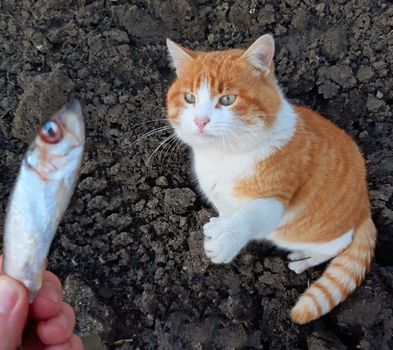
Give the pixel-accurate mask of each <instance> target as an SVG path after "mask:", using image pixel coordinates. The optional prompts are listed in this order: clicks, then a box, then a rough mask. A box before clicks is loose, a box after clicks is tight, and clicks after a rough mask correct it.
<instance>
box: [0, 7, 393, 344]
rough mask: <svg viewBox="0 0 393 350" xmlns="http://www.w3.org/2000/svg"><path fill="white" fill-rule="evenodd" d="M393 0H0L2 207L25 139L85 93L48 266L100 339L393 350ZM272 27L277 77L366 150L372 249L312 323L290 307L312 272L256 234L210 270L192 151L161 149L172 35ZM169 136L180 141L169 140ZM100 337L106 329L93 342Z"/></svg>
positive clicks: (214, 43)
mask: <svg viewBox="0 0 393 350" xmlns="http://www.w3.org/2000/svg"><path fill="white" fill-rule="evenodd" d="M392 29H393V6H392V4H391V3H390V2H389V1H388V0H385V1H384V0H375V1H374V0H355V1H344V0H337V1H328V0H324V1H322V2H320V1H319V2H318V4H316V2H314V1H311V0H304V1H297V0H285V1H273V0H253V1H241V0H234V1H232V0H230V1H226V0H214V1H206V0H167V1H159V0H145V1H138V0H135V1H130V3H127V2H126V1H124V0H107V1H104V0H102V1H94V0H79V1H76V0H38V1H28V0H20V1H13V0H4V1H2V2H0V58H1V59H0V133H1V136H0V180H1V183H0V204H1V210H0V212H1V218H0V222H1V223H2V222H3V220H4V211H5V206H6V203H7V198H8V195H9V192H10V189H11V187H12V184H13V182H14V180H15V175H16V172H17V170H18V167H19V162H20V160H21V157H22V154H23V152H24V151H25V150H26V146H27V143H28V142H30V141H31V139H32V137H33V135H34V133H35V132H36V131H37V128H38V125H39V123H40V121H42V120H43V118H45V117H47V116H48V115H49V114H50V113H51V112H53V111H54V110H56V109H58V108H59V106H60V105H61V104H62V103H63V102H64V101H66V100H67V98H68V97H69V96H71V95H73V96H76V97H78V98H79V99H80V100H81V102H82V103H83V106H84V113H85V118H86V126H87V144H86V154H85V161H84V164H83V169H82V174H81V178H80V182H79V185H78V187H77V190H76V193H75V196H74V197H73V200H72V203H71V205H70V207H69V209H68V210H67V213H66V216H65V218H64V220H63V223H62V225H61V227H60V228H59V231H58V235H57V236H56V239H55V242H54V244H53V247H52V250H51V254H50V257H49V263H50V264H49V266H50V269H52V270H53V271H54V272H55V273H57V274H58V275H59V276H60V277H61V279H62V280H63V281H65V280H66V279H67V280H66V281H65V289H66V298H67V300H69V301H70V302H71V303H72V304H73V305H74V306H75V308H76V309H77V313H78V326H77V330H78V331H79V332H80V334H82V335H84V336H85V338H84V339H85V341H86V344H87V345H86V347H87V348H95V349H105V348H110V349H117V348H121V349H313V350H317V349H318V350H320V349H355V348H357V349H393V340H392V336H393V334H392V333H393V297H392V291H393V282H392V281H393V253H392V252H393V237H392V234H393V232H392V227H393V226H392V225H393V153H392V149H393V138H392V132H393V119H392V107H391V106H392V101H393V78H392V77H393V71H392V57H393V32H392ZM266 32H270V33H273V34H274V35H275V37H276V42H277V55H276V58H275V62H276V68H277V74H278V78H279V81H280V82H281V85H282V87H283V89H284V91H285V92H286V94H287V96H288V97H289V98H290V99H291V101H293V102H295V103H300V104H304V105H307V106H310V107H311V108H313V109H316V110H318V111H320V112H321V113H322V114H323V115H325V116H326V117H327V118H329V119H331V120H333V121H334V122H335V123H336V124H338V125H339V126H340V127H342V128H344V129H345V130H346V131H347V132H348V133H350V134H351V135H352V136H353V137H354V138H355V140H356V141H357V142H358V144H359V145H360V147H361V149H362V150H363V152H364V154H365V157H366V158H367V163H368V169H369V178H368V181H369V188H370V196H371V199H372V205H373V217H374V219H375V222H376V224H377V226H378V229H379V239H378V246H377V253H376V258H375V260H374V263H373V266H372V271H371V273H370V274H369V275H368V276H367V278H366V280H365V282H364V283H363V285H362V286H361V287H360V288H359V289H358V290H357V291H356V292H355V293H354V294H353V295H352V296H351V297H350V298H349V299H348V300H347V301H346V302H345V303H343V304H342V305H341V306H339V307H337V308H336V309H335V310H334V311H333V312H332V313H330V314H329V315H327V316H325V317H323V318H322V319H320V320H318V321H316V322H313V323H311V324H309V325H306V326H297V325H295V324H293V323H292V322H291V321H290V319H289V316H288V312H289V310H290V308H291V306H292V305H293V304H294V303H295V301H296V298H297V297H298V296H299V294H300V293H301V292H302V291H303V290H304V289H305V288H306V286H307V283H308V282H309V281H311V280H314V279H315V278H316V277H317V276H318V275H319V274H320V272H321V268H318V269H315V270H313V271H309V272H307V273H304V274H302V275H300V276H297V275H295V274H294V273H292V272H291V271H289V270H288V269H287V267H286V264H285V260H286V259H285V256H284V255H283V254H282V253H281V252H278V251H276V250H275V249H273V248H271V247H268V246H264V245H257V244H254V245H251V246H249V247H247V249H245V251H244V252H243V253H242V254H241V255H240V256H239V257H238V258H237V259H236V260H235V261H234V262H233V263H231V264H229V265H226V266H215V265H213V264H211V263H210V262H209V261H208V259H207V258H206V256H205V255H204V253H203V250H202V231H201V227H202V225H203V224H204V223H205V222H206V220H207V219H208V217H209V216H211V215H213V214H214V213H213V211H212V210H211V209H209V205H208V204H207V203H205V202H204V201H203V199H202V198H201V196H200V195H199V194H198V193H197V191H196V188H195V186H194V183H193V181H192V177H191V176H190V166H189V156H188V152H187V149H186V148H185V147H184V146H182V147H178V148H175V149H174V148H171V149H169V147H168V146H167V147H163V151H162V152H160V151H158V152H157V153H156V156H155V157H154V158H153V159H152V161H151V162H150V163H149V164H147V159H148V158H149V156H150V154H151V153H152V152H153V151H154V149H155V148H156V147H157V146H158V145H159V143H160V142H161V141H163V140H164V138H166V137H167V136H168V135H169V133H168V132H167V133H166V132H161V133H157V134H154V135H152V136H150V137H146V138H144V139H142V140H141V141H139V142H137V143H134V142H135V140H137V139H138V137H140V136H141V135H143V134H144V133H146V132H148V131H150V130H153V129H154V128H156V127H158V126H161V125H164V123H163V122H162V121H156V122H151V123H149V121H154V120H157V119H161V118H164V117H165V92H166V90H167V89H168V87H169V84H170V82H171V80H172V79H173V73H172V71H171V69H170V68H169V65H168V59H167V53H166V47H165V38H166V37H170V38H172V39H173V40H175V41H178V42H180V43H182V44H184V45H185V46H188V47H191V48H194V49H205V50H206V49H208V50H213V49H225V48H229V47H246V46H247V45H248V44H250V43H251V42H252V41H253V40H255V39H256V38H257V37H258V36H260V35H261V34H264V33H266ZM173 146H175V145H173ZM97 335H102V339H101V338H100V337H97Z"/></svg>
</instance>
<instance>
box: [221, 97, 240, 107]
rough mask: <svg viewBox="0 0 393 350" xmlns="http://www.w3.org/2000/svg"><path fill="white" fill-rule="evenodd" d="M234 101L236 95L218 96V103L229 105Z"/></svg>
mask: <svg viewBox="0 0 393 350" xmlns="http://www.w3.org/2000/svg"><path fill="white" fill-rule="evenodd" d="M235 101H236V95H225V96H222V97H220V104H222V105H223V106H230V105H231V104H232V103H233V102H235Z"/></svg>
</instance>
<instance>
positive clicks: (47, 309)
mask: <svg viewBox="0 0 393 350" xmlns="http://www.w3.org/2000/svg"><path fill="white" fill-rule="evenodd" d="M62 307H63V303H62V288H61V283H60V280H59V279H58V278H57V277H56V275H55V274H53V273H52V272H49V271H45V272H44V280H43V283H42V287H41V289H40V290H39V292H38V294H37V296H36V297H35V299H34V302H33V304H32V305H31V306H30V313H31V315H32V317H33V318H35V319H37V320H47V319H50V318H53V317H55V316H57V315H59V314H60V312H61V310H62Z"/></svg>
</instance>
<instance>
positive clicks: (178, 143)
mask: <svg viewBox="0 0 393 350" xmlns="http://www.w3.org/2000/svg"><path fill="white" fill-rule="evenodd" d="M172 145H173V144H172ZM183 145H184V144H183V142H182V141H181V140H180V139H179V138H175V143H174V146H173V147H172V146H170V147H171V148H172V151H171V153H170V154H169V157H168V161H167V166H166V168H165V169H164V172H166V171H167V170H168V168H169V164H170V160H171V158H172V155H173V153H174V152H175V151H176V153H177V152H179V150H180V149H181V146H183Z"/></svg>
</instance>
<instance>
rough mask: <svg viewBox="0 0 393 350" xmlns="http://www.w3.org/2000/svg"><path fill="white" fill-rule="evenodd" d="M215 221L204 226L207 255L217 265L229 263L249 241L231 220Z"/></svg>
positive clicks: (218, 219)
mask: <svg viewBox="0 0 393 350" xmlns="http://www.w3.org/2000/svg"><path fill="white" fill-rule="evenodd" d="M214 219H215V220H210V222H208V223H207V224H206V225H205V226H204V234H205V240H204V248H205V252H206V255H207V256H208V257H209V258H210V259H211V261H213V262H214V263H216V264H223V263H224V264H225V263H229V262H230V261H232V260H233V258H234V257H235V256H236V255H237V254H238V253H239V252H240V250H241V249H242V248H243V247H244V246H245V245H246V244H247V240H245V239H244V238H243V237H242V234H241V232H239V231H238V230H237V229H236V228H235V226H234V225H233V224H232V223H231V222H230V220H227V219H225V218H214Z"/></svg>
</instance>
